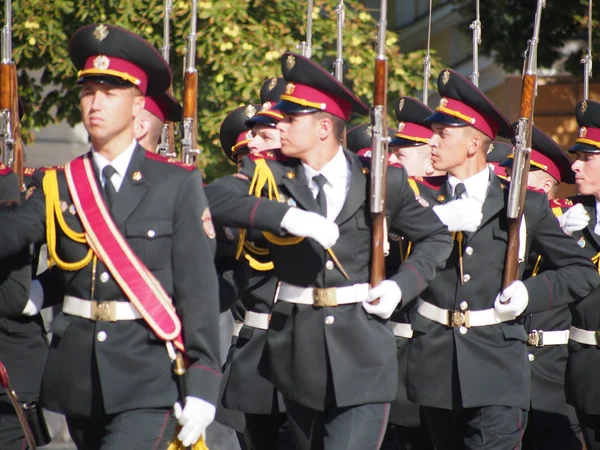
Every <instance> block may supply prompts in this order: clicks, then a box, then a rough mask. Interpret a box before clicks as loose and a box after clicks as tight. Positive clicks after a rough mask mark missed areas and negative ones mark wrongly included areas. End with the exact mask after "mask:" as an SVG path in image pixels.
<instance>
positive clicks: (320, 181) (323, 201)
mask: <svg viewBox="0 0 600 450" xmlns="http://www.w3.org/2000/svg"><path fill="white" fill-rule="evenodd" d="M312 179H313V181H314V182H315V183H317V186H319V192H318V193H317V197H316V200H317V205H318V206H319V212H320V213H321V215H322V216H325V217H327V197H325V191H324V190H323V186H325V183H327V178H325V177H324V176H323V175H321V174H318V175H315V176H314V177H313V178H312Z"/></svg>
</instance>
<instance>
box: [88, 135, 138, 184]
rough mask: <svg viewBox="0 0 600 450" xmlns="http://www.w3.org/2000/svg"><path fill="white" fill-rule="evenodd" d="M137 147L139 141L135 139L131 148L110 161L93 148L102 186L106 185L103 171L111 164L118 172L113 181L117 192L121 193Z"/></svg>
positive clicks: (93, 156)
mask: <svg viewBox="0 0 600 450" xmlns="http://www.w3.org/2000/svg"><path fill="white" fill-rule="evenodd" d="M136 146H137V141H136V140H135V139H134V140H133V142H132V143H131V145H130V146H129V147H127V148H126V149H125V151H123V152H121V153H120V154H119V155H118V156H117V157H116V158H115V159H113V160H112V161H109V160H108V159H106V158H105V157H104V156H102V155H101V154H100V153H98V152H97V151H95V150H94V148H93V147H92V158H93V160H94V164H96V167H97V168H98V172H99V173H100V178H101V179H102V186H104V183H106V180H105V179H104V176H103V175H102V170H103V169H104V168H105V167H106V166H108V165H109V164H110V165H111V166H113V167H114V169H115V170H116V171H117V173H116V174H115V175H113V176H112V178H111V181H112V183H113V185H114V186H115V190H116V191H119V188H120V187H121V183H122V182H123V179H124V178H125V174H126V173H127V168H128V167H129V162H130V161H131V157H132V156H133V151H134V150H135V148H136Z"/></svg>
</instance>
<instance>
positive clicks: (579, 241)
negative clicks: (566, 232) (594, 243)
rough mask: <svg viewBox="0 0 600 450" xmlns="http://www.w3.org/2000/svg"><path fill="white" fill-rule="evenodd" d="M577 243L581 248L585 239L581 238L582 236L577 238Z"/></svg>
mask: <svg viewBox="0 0 600 450" xmlns="http://www.w3.org/2000/svg"><path fill="white" fill-rule="evenodd" d="M577 245H579V246H580V247H581V248H583V247H585V239H584V238H583V236H581V237H580V238H579V240H578V241H577Z"/></svg>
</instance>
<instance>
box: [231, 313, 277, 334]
mask: <svg viewBox="0 0 600 450" xmlns="http://www.w3.org/2000/svg"><path fill="white" fill-rule="evenodd" d="M270 316H271V315H270V314H265V313H257V312H253V311H246V314H245V315H244V321H243V322H236V323H235V324H234V325H233V335H234V336H239V335H240V330H241V329H242V327H243V326H244V325H246V326H248V327H252V328H258V329H259V330H268V329H269V320H270V318H271V317H270Z"/></svg>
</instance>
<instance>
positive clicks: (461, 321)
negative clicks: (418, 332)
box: [417, 300, 516, 328]
mask: <svg viewBox="0 0 600 450" xmlns="http://www.w3.org/2000/svg"><path fill="white" fill-rule="evenodd" d="M417 312H418V313H419V314H421V315H422V316H423V317H426V318H427V319H429V320H433V321H434V322H437V323H441V324H442V325H446V326H448V327H452V328H458V327H466V328H470V327H483V326H486V325H496V324H498V323H502V322H508V321H510V320H514V319H515V318H516V317H511V316H507V317H502V316H499V315H498V313H497V312H496V310H495V309H494V308H490V309H482V310H479V311H470V310H468V309H466V310H464V311H452V310H448V309H443V308H439V307H437V306H435V305H432V304H431V303H428V302H426V301H424V300H420V301H419V307H418V308H417Z"/></svg>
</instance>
